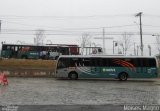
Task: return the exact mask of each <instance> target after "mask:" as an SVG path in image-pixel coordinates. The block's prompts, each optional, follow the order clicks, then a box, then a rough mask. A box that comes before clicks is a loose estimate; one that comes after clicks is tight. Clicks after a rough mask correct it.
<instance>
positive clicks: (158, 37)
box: [156, 35, 160, 55]
mask: <svg viewBox="0 0 160 111" xmlns="http://www.w3.org/2000/svg"><path fill="white" fill-rule="evenodd" d="M156 42H157V49H158V52H159V55H160V35H158V36H156Z"/></svg>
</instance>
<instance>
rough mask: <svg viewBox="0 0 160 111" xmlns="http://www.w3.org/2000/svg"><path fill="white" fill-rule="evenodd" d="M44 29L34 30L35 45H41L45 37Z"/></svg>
mask: <svg viewBox="0 0 160 111" xmlns="http://www.w3.org/2000/svg"><path fill="white" fill-rule="evenodd" d="M44 32H45V31H44V30H42V29H38V30H36V34H35V35H36V37H35V38H34V44H35V45H43V41H44V39H45V35H44Z"/></svg>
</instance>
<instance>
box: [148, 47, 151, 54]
mask: <svg viewBox="0 0 160 111" xmlns="http://www.w3.org/2000/svg"><path fill="white" fill-rule="evenodd" d="M148 49H149V56H151V46H150V45H148Z"/></svg>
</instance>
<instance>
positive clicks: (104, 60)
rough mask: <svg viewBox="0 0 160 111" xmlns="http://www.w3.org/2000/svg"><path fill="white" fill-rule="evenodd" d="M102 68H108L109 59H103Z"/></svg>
mask: <svg viewBox="0 0 160 111" xmlns="http://www.w3.org/2000/svg"><path fill="white" fill-rule="evenodd" d="M102 66H103V67H106V66H108V59H107V58H103V59H102Z"/></svg>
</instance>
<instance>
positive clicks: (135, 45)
mask: <svg viewBox="0 0 160 111" xmlns="http://www.w3.org/2000/svg"><path fill="white" fill-rule="evenodd" d="M134 55H135V56H136V43H135V42H134Z"/></svg>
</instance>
